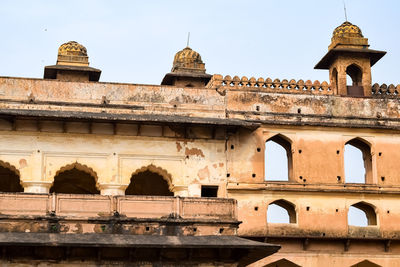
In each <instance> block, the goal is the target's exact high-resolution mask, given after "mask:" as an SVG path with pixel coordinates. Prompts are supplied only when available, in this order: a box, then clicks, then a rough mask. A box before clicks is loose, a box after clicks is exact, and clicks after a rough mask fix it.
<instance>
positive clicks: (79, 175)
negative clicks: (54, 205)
mask: <svg viewBox="0 0 400 267" xmlns="http://www.w3.org/2000/svg"><path fill="white" fill-rule="evenodd" d="M50 193H63V194H100V191H99V190H98V189H97V188H96V179H95V177H93V176H92V175H91V174H89V173H87V172H85V171H82V170H78V169H77V168H76V167H73V168H72V169H70V170H66V171H63V172H60V173H59V174H57V175H56V176H55V177H54V183H53V186H52V187H51V188H50Z"/></svg>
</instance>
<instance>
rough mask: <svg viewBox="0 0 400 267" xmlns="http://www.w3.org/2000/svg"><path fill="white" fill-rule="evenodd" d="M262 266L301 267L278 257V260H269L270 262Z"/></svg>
mask: <svg viewBox="0 0 400 267" xmlns="http://www.w3.org/2000/svg"><path fill="white" fill-rule="evenodd" d="M264 267H301V266H300V265H297V264H295V263H293V262H291V261H289V260H287V259H280V260H278V261H274V262H271V263H270V264H267V265H265V266H264Z"/></svg>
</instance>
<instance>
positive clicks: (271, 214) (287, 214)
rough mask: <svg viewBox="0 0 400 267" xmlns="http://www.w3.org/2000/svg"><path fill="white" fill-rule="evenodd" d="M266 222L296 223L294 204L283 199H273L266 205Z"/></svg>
mask: <svg viewBox="0 0 400 267" xmlns="http://www.w3.org/2000/svg"><path fill="white" fill-rule="evenodd" d="M267 222H268V223H296V222H297V216H296V206H295V205H294V204H293V203H291V202H289V201H287V200H284V199H279V200H275V201H274V202H271V203H270V204H269V205H268V209H267Z"/></svg>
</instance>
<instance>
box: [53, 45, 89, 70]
mask: <svg viewBox="0 0 400 267" xmlns="http://www.w3.org/2000/svg"><path fill="white" fill-rule="evenodd" d="M57 65H74V66H89V57H88V55H87V50H86V47H84V46H83V45H81V44H79V43H78V42H75V41H69V42H67V43H64V44H62V45H61V46H60V48H58V56H57Z"/></svg>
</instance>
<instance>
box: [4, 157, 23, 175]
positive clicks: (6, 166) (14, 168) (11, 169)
mask: <svg viewBox="0 0 400 267" xmlns="http://www.w3.org/2000/svg"><path fill="white" fill-rule="evenodd" d="M0 166H1V167H3V168H6V169H9V170H10V171H13V172H15V174H17V175H18V176H20V172H19V170H18V169H17V168H16V167H15V166H14V165H11V164H10V163H8V162H6V161H2V160H0Z"/></svg>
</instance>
